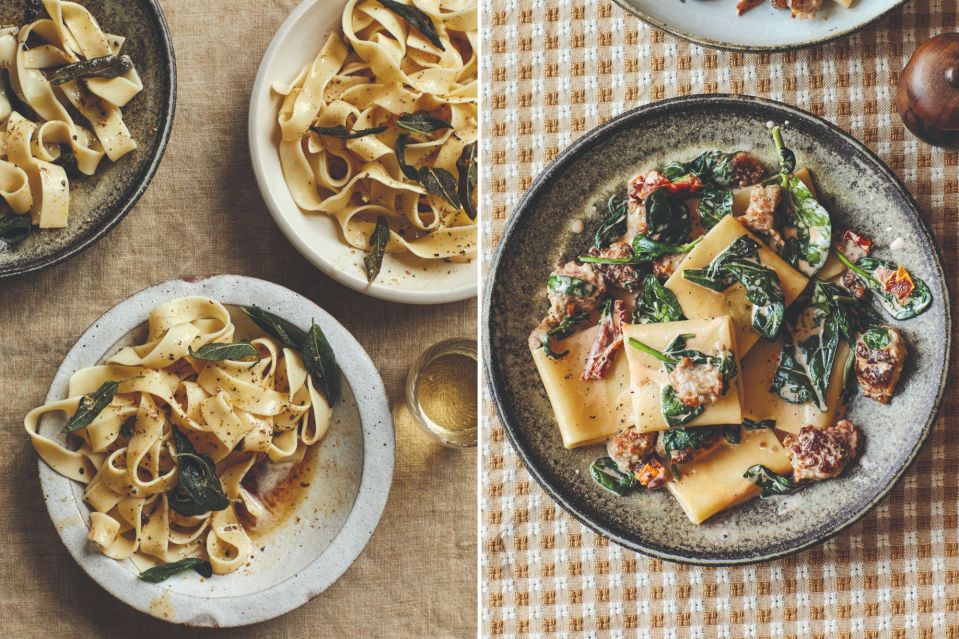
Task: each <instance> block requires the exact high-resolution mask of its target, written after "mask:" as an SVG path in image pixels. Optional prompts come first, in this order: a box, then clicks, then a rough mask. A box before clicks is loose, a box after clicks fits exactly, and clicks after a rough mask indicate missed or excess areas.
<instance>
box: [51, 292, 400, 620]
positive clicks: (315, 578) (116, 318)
mask: <svg viewBox="0 0 959 639" xmlns="http://www.w3.org/2000/svg"><path fill="white" fill-rule="evenodd" d="M189 295H202V296H206V297H210V298H211V299H215V300H218V301H220V302H222V303H224V304H226V305H227V307H228V308H229V309H230V311H231V314H232V315H233V316H234V318H235V319H237V318H239V317H240V316H241V315H242V311H241V310H239V308H238V306H240V305H251V304H256V305H257V306H260V307H261V308H264V309H266V310H268V311H270V312H272V313H275V314H276V315H279V316H280V317H283V318H285V319H287V320H289V321H290V322H292V323H293V324H295V325H297V326H299V327H300V328H303V329H304V330H305V329H307V328H309V325H310V322H311V321H312V320H316V322H317V324H319V325H320V327H321V328H322V329H323V332H324V333H325V334H326V336H327V338H328V339H329V341H330V344H331V346H332V347H333V350H334V352H335V353H336V357H337V360H338V362H339V364H340V369H341V371H342V373H343V377H344V381H345V382H346V383H345V384H343V397H342V398H341V399H340V401H339V402H338V403H337V405H336V406H335V407H334V413H333V423H332V424H331V425H330V430H329V433H328V434H327V436H326V438H325V439H324V440H323V442H322V443H321V444H319V447H318V449H317V450H316V453H315V460H314V463H313V464H311V465H312V473H313V475H312V479H311V480H310V481H309V482H308V483H309V484H310V487H309V488H307V489H306V490H305V494H304V495H303V497H302V499H301V501H300V503H299V505H298V506H297V507H296V508H295V509H294V510H293V511H292V512H291V513H290V514H289V516H288V517H287V518H286V520H285V521H284V522H283V523H282V524H281V525H280V526H279V527H278V528H277V529H276V530H274V531H273V532H270V533H268V534H267V535H266V536H265V537H263V538H258V539H257V540H256V543H255V546H256V549H255V551H254V556H253V559H252V560H251V561H250V562H249V563H248V564H247V565H246V566H244V567H243V568H241V569H240V570H238V571H237V572H235V573H232V574H229V575H223V576H214V577H213V578H212V579H202V578H200V577H199V576H198V575H195V574H192V573H189V574H184V575H180V576H177V577H176V578H173V579H168V580H167V581H165V582H163V583H160V584H148V583H146V582H144V581H141V580H140V579H138V578H137V574H138V571H137V569H136V567H135V566H134V565H133V563H132V562H131V561H123V562H119V561H115V560H113V559H110V558H108V557H105V556H104V555H102V554H100V553H99V552H98V551H97V550H96V549H94V548H92V547H91V546H90V544H89V543H88V542H87V531H88V519H89V510H88V509H87V507H86V505H85V504H84V502H83V489H82V487H81V486H80V485H79V484H77V483H76V482H73V481H70V480H69V479H67V478H65V477H63V476H61V475H58V474H57V473H55V472H54V471H53V470H51V469H50V467H49V466H47V465H46V463H45V462H43V461H42V460H41V461H40V462H39V469H40V484H41V488H42V489H43V496H44V499H45V500H46V503H47V508H48V510H49V511H50V517H51V518H52V520H53V523H54V526H55V527H56V529H57V532H58V533H59V534H60V538H61V539H62V540H63V543H64V544H66V546H67V549H68V550H69V551H70V554H71V555H73V558H74V559H76V560H77V563H79V564H80V566H81V567H82V568H83V569H84V570H85V571H86V572H87V574H89V575H90V576H91V577H92V578H93V579H94V580H95V581H96V582H97V583H99V584H100V585H101V586H102V587H103V588H105V589H106V590H107V591H108V592H110V594H112V595H113V596H115V597H116V598H118V599H120V600H121V601H123V602H124V603H127V604H129V605H130V606H132V607H134V608H136V609H137V610H140V611H143V612H145V613H148V614H150V615H153V616H154V617H158V618H161V619H165V620H167V621H171V622H174V623H182V624H187V625H191V626H242V625H246V624H251V623H257V622H260V621H265V620H267V619H271V618H273V617H277V616H279V615H282V614H284V613H286V612H289V611H290V610H293V609H294V608H297V607H299V606H302V605H303V604H305V603H306V602H307V601H309V600H310V599H312V598H313V597H315V596H317V595H319V594H320V593H321V592H323V591H324V590H325V589H326V588H328V587H329V586H330V585H331V584H332V583H333V582H335V581H336V580H337V579H338V578H339V577H340V575H342V574H343V573H344V572H345V571H346V569H347V568H349V566H350V564H352V563H353V561H354V560H355V559H356V558H357V557H358V556H359V554H360V552H362V550H363V548H364V547H366V544H367V542H368V541H369V539H370V537H371V536H372V534H373V530H374V529H375V528H376V525H377V523H378V522H379V520H380V516H381V515H382V513H383V509H384V507H385V506H386V499H387V496H388V494H389V490H390V483H391V481H392V475H393V461H394V439H393V421H392V417H391V413H390V408H389V402H388V401H387V397H386V391H385V389H384V388H383V382H382V381H381V380H380V376H379V373H378V372H377V370H376V368H375V367H374V365H373V362H372V361H370V358H369V356H368V355H367V354H366V352H365V351H364V350H363V347H362V346H360V344H359V343H358V342H357V341H356V340H355V339H354V338H353V336H352V335H350V334H349V333H348V332H347V331H346V329H345V328H343V326H341V325H340V324H339V323H338V322H337V321H336V320H335V319H333V317H331V316H330V315H329V314H328V313H326V311H324V310H323V309H321V308H320V307H319V306H317V305H316V304H314V303H313V302H311V301H310V300H308V299H306V298H305V297H303V296H301V295H299V294H297V293H294V292H293V291H290V290H288V289H286V288H283V287H282V286H278V285H276V284H271V283H270V282H265V281H263V280H257V279H253V278H250V277H240V276H235V275H218V276H215V277H209V278H204V279H196V280H175V281H170V282H166V283H164V284H159V285H157V286H154V287H152V288H148V289H146V290H144V291H141V292H139V293H137V294H136V295H134V296H132V297H130V298H128V299H126V300H124V301H123V302H121V303H120V304H118V305H117V306H114V307H113V308H112V309H110V310H109V311H107V312H106V313H105V314H104V315H103V316H102V317H100V319H98V320H97V321H96V322H95V323H94V324H93V326H91V327H90V328H89V329H87V331H86V332H85V333H84V334H83V335H82V336H81V337H80V339H79V340H78V341H77V343H76V345H74V347H73V348H72V349H70V352H69V353H68V354H67V356H66V358H65V359H64V360H63V364H62V365H61V366H60V368H59V370H58V371H57V373H56V376H55V377H54V379H53V384H52V386H51V387H50V392H49V394H48V395H47V401H48V402H52V401H57V400H60V399H63V398H64V397H65V396H66V392H67V382H68V381H69V379H70V376H71V375H72V374H73V373H74V372H75V371H76V370H78V369H81V368H86V367H88V366H93V365H96V364H98V363H100V362H101V361H103V359H105V358H106V357H108V356H110V355H112V354H113V353H115V352H116V351H117V350H119V349H120V348H121V347H123V346H126V345H128V344H130V343H131V340H133V339H135V338H137V337H139V338H140V339H142V335H140V333H142V332H143V331H144V330H145V328H144V327H145V322H146V320H147V316H148V315H149V313H150V311H151V310H153V308H155V307H156V306H157V305H158V304H162V303H163V302H167V301H170V300H173V299H176V298H179V297H184V296H189ZM241 322H242V320H241ZM237 326H238V331H239V330H240V327H241V323H240V322H238V324H237ZM42 427H43V428H44V429H45V430H44V434H47V435H50V436H57V433H58V432H59V428H57V427H56V425H54V424H42Z"/></svg>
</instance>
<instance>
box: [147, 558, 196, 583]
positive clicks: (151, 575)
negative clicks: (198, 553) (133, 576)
mask: <svg viewBox="0 0 959 639" xmlns="http://www.w3.org/2000/svg"><path fill="white" fill-rule="evenodd" d="M184 570H193V571H195V572H197V573H198V574H200V575H201V576H203V577H206V578H207V579H209V578H210V577H212V576H213V566H211V565H210V562H209V561H205V560H203V559H198V558H196V557H188V558H186V559H181V560H180V561H174V562H173V563H170V564H161V565H159V566H154V567H153V568H150V569H149V570H144V571H143V572H141V573H140V579H142V580H143V581H147V582H150V583H151V584H158V583H160V582H161V581H166V580H167V579H169V578H170V577H172V576H174V575H176V574H178V573H181V572H183V571H184Z"/></svg>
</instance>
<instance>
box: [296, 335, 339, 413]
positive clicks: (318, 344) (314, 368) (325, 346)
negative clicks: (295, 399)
mask: <svg viewBox="0 0 959 639" xmlns="http://www.w3.org/2000/svg"><path fill="white" fill-rule="evenodd" d="M303 365H304V366H305V367H306V370H308V371H309V372H310V373H311V374H312V375H313V382H314V383H315V384H316V386H317V388H318V390H319V391H320V392H321V393H323V395H324V396H326V401H328V402H329V403H330V406H333V405H335V404H336V402H337V401H338V400H339V399H340V393H341V390H342V387H341V380H340V367H339V365H338V364H337V363H336V355H335V354H334V353H333V348H332V347H331V346H330V343H329V342H328V341H327V339H326V335H324V334H323V330H322V329H321V328H320V327H319V325H317V323H316V322H313V324H312V325H311V326H310V332H309V333H307V334H306V341H305V342H304V343H303Z"/></svg>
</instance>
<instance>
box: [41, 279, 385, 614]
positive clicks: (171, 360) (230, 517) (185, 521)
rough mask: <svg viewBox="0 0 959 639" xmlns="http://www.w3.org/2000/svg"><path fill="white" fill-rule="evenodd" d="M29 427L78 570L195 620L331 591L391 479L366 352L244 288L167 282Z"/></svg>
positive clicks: (263, 610) (320, 318)
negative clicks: (77, 564)
mask: <svg viewBox="0 0 959 639" xmlns="http://www.w3.org/2000/svg"><path fill="white" fill-rule="evenodd" d="M24 427H25V430H26V434H27V435H28V436H29V438H30V441H31V443H32V445H33V448H34V449H35V450H36V452H37V454H38V456H39V458H40V461H39V470H40V483H41V487H42V489H43V494H44V498H45V500H46V503H47V507H48V509H49V511H50V516H51V519H52V521H53V523H54V526H55V527H56V530H57V533H58V534H59V535H60V537H61V539H62V540H63V542H64V544H65V545H66V546H67V549H68V550H69V552H70V554H71V555H72V556H73V557H74V559H76V560H77V562H78V563H79V564H80V566H81V567H82V568H83V569H84V570H85V571H86V572H87V573H88V574H89V575H90V576H91V577H92V578H93V579H94V580H96V581H97V582H98V583H99V584H100V585H101V586H102V587H103V588H105V589H106V590H107V591H108V592H109V593H111V594H112V595H114V596H115V597H117V598H118V599H120V600H122V601H124V602H125V603H127V604H129V605H130V606H133V607H134V608H137V609H138V610H141V611H143V612H146V613H148V614H150V615H153V616H155V617H158V618H161V619H164V620H167V621H171V622H174V623H184V624H188V625H194V626H216V627H220V626H239V625H246V624H251V623H257V622H260V621H264V620H266V619H270V618H273V617H276V616H278V615H281V614H283V613H285V612H288V611H290V610H292V609H294V608H296V607H298V606H300V605H302V604H304V603H306V602H307V601H309V600H310V599H311V598H312V597H315V596H316V595H318V594H320V593H321V592H323V590H325V589H326V588H327V587H329V586H330V585H331V584H332V583H333V582H335V581H336V580H337V579H338V578H339V577H340V575H342V574H343V572H345V571H346V569H347V568H348V567H349V566H350V564H351V563H352V562H353V560H354V559H355V558H356V557H357V556H358V555H359V554H360V552H362V550H363V548H364V547H365V546H366V543H367V542H368V541H369V539H370V537H371V535H372V534H373V531H374V529H375V528H376V525H377V523H378V521H379V518H380V516H381V514H382V512H383V509H384V508H385V505H386V500H387V496H388V493H389V488H390V483H391V480H392V469H393V453H394V440H393V424H392V418H391V414H390V410H389V405H388V401H387V398H386V393H385V389H384V388H383V384H382V381H381V380H380V377H379V374H378V373H377V371H376V368H375V367H374V365H373V363H372V362H371V361H370V359H369V357H368V356H367V355H366V353H365V352H364V351H363V349H362V347H361V346H360V345H359V344H358V343H357V342H356V340H355V339H354V338H353V337H352V336H351V335H350V334H349V333H348V332H347V331H346V330H345V329H344V328H343V327H342V326H341V325H340V324H338V323H337V322H336V321H335V320H334V319H333V318H332V317H331V316H329V315H328V314H327V313H325V312H324V311H323V310H322V309H320V308H319V307H318V306H316V305H315V304H313V303H312V302H310V301H309V300H307V299H306V298H304V297H301V296H300V295H298V294H296V293H294V292H292V291H290V290H288V289H285V288H283V287H280V286H278V285H275V284H270V283H267V282H264V281H262V280H256V279H253V278H248V277H239V276H232V275H220V276H214V277H209V278H204V279H197V280H190V281H187V280H177V281H171V282H167V283H165V284H160V285H157V286H154V287H152V288H149V289H146V290H144V291H142V292H140V293H137V294H136V295H133V296H132V297H130V298H128V299H127V300H125V301H124V302H122V303H120V304H119V305H117V306H116V307H114V308H113V309H111V310H110V311H108V312H107V313H105V314H104V315H103V316H102V317H101V318H100V319H99V320H97V322H96V323H94V325H93V326H92V327H91V328H89V329H88V330H87V331H86V332H85V333H84V334H83V335H82V336H81V337H80V339H79V340H78V341H77V343H76V345H75V346H74V347H73V348H72V349H71V351H70V352H69V353H68V354H67V356H66V358H65V359H64V361H63V364H62V365H61V367H60V369H59V370H58V371H57V374H56V376H55V378H54V380H53V384H52V386H51V388H50V392H49V394H48V396H47V398H46V402H45V403H44V404H43V405H42V406H38V407H37V408H36V409H34V410H32V411H31V412H30V413H29V414H28V415H27V416H26V417H25V419H24Z"/></svg>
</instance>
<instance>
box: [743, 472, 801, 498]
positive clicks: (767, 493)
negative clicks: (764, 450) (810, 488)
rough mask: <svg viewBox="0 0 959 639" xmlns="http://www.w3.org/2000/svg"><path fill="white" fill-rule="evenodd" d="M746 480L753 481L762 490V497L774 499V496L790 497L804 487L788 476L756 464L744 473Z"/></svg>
mask: <svg viewBox="0 0 959 639" xmlns="http://www.w3.org/2000/svg"><path fill="white" fill-rule="evenodd" d="M743 477H744V478H745V479H749V480H751V481H752V482H753V483H754V484H756V485H757V486H759V487H760V488H762V493H760V496H761V497H764V498H765V497H772V496H773V495H788V494H789V493H793V492H796V491H797V490H799V489H800V488H801V487H802V484H799V483H796V482H795V481H793V478H792V477H789V476H788V475H780V474H779V473H777V472H773V471H771V470H769V469H768V468H766V467H765V466H763V465H762V464H756V465H755V466H750V467H749V468H748V469H746V472H745V473H743Z"/></svg>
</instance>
